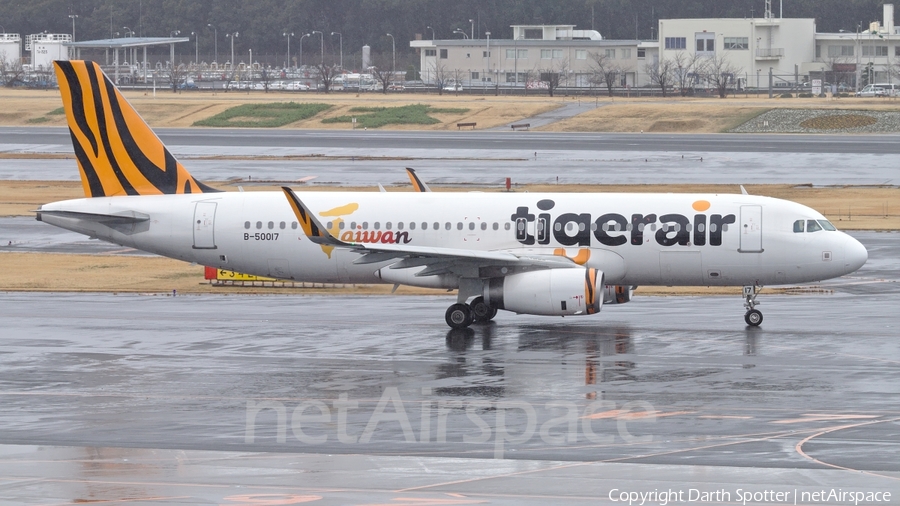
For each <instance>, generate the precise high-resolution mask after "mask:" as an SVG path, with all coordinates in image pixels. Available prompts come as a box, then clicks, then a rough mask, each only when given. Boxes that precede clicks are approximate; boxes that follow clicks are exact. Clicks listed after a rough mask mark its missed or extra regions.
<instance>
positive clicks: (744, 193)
mask: <svg viewBox="0 0 900 506" xmlns="http://www.w3.org/2000/svg"><path fill="white" fill-rule="evenodd" d="M741 194H742V195H750V194H749V193H747V189H746V188H744V185H741Z"/></svg>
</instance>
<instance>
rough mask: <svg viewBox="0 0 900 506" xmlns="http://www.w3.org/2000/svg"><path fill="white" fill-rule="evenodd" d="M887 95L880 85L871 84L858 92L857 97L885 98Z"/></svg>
mask: <svg viewBox="0 0 900 506" xmlns="http://www.w3.org/2000/svg"><path fill="white" fill-rule="evenodd" d="M885 95H887V91H886V90H885V88H883V87H882V86H880V85H877V84H869V85H866V87H865V88H863V89H861V90H859V91H857V92H856V96H857V97H883V96H885Z"/></svg>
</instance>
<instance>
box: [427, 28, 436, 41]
mask: <svg viewBox="0 0 900 506" xmlns="http://www.w3.org/2000/svg"><path fill="white" fill-rule="evenodd" d="M429 28H430V29H431V40H434V28H431V27H430V26H426V27H425V29H426V30H428V29H429Z"/></svg>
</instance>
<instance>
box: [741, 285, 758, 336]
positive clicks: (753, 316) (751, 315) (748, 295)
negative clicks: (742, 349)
mask: <svg viewBox="0 0 900 506" xmlns="http://www.w3.org/2000/svg"><path fill="white" fill-rule="evenodd" d="M760 290H762V286H759V285H753V286H745V287H744V307H745V308H747V312H746V313H744V321H745V322H747V325H749V326H751V327H759V324H760V323H762V321H763V314H762V311H760V310H759V309H755V308H756V306H757V305H758V304H759V302H756V296H757V295H759V291H760Z"/></svg>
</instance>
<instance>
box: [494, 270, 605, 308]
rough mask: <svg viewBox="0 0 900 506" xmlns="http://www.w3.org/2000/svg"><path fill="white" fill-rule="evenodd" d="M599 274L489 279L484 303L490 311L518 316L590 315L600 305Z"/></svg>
mask: <svg viewBox="0 0 900 506" xmlns="http://www.w3.org/2000/svg"><path fill="white" fill-rule="evenodd" d="M603 286H604V284H603V272H602V271H599V270H597V269H587V268H572V269H546V270H540V271H531V272H522V273H519V274H511V275H509V276H505V277H502V278H491V279H490V280H488V282H487V283H486V284H485V290H484V300H485V302H486V303H488V304H489V305H490V306H492V307H496V308H497V309H506V310H507V311H513V312H516V313H522V314H534V315H546V316H569V315H582V314H594V313H597V312H599V311H600V307H601V306H602V305H603V294H602V292H601V291H600V290H602V287H603Z"/></svg>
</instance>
